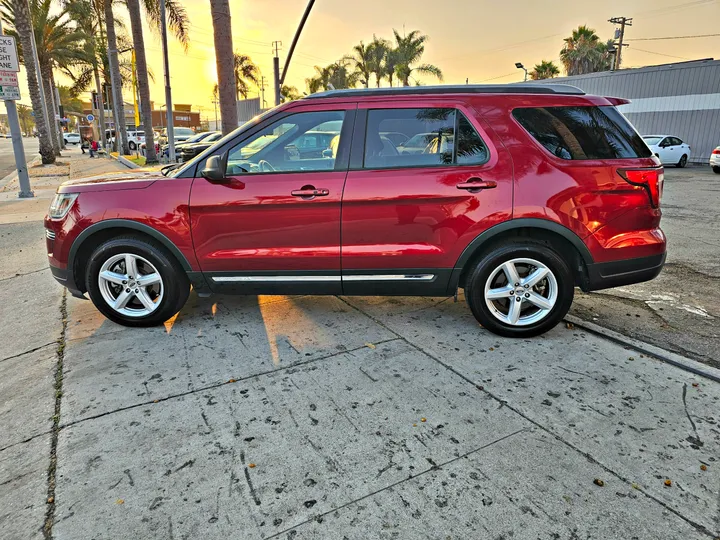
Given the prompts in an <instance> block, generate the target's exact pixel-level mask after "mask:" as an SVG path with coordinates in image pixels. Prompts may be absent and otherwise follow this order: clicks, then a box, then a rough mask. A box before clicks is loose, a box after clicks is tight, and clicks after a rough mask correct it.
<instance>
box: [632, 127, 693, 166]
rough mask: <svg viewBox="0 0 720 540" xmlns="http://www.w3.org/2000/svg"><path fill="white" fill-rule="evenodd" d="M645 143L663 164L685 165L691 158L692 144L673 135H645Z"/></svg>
mask: <svg viewBox="0 0 720 540" xmlns="http://www.w3.org/2000/svg"><path fill="white" fill-rule="evenodd" d="M643 140H644V141H645V144H647V145H648V148H650V151H651V152H652V153H653V154H655V155H656V156H657V157H658V158H659V159H660V162H661V163H662V164H663V165H675V166H676V167H684V166H685V165H687V162H688V159H690V146H689V145H688V144H687V143H684V142H683V141H681V140H680V139H679V138H677V137H673V136H672V135H643Z"/></svg>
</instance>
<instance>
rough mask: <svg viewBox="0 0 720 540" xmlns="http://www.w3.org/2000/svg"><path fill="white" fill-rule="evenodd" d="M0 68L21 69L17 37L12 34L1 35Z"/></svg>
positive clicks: (8, 69)
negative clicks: (16, 42) (16, 43)
mask: <svg viewBox="0 0 720 540" xmlns="http://www.w3.org/2000/svg"><path fill="white" fill-rule="evenodd" d="M0 70H3V71H15V72H18V71H20V64H19V63H18V53H17V47H16V45H15V38H14V37H12V36H0Z"/></svg>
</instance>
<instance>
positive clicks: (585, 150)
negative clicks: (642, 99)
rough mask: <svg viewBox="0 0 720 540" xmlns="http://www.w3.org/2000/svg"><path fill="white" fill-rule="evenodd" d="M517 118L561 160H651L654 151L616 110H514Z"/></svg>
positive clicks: (595, 108) (573, 108) (601, 108)
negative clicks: (645, 158)
mask: <svg viewBox="0 0 720 540" xmlns="http://www.w3.org/2000/svg"><path fill="white" fill-rule="evenodd" d="M512 114H513V116H514V117H515V119H516V120H517V121H518V122H519V123H520V125H521V126H523V127H524V128H525V129H526V130H527V131H528V132H529V133H530V134H531V135H532V136H533V137H534V138H535V140H537V141H538V142H539V143H540V144H542V145H543V146H544V147H545V148H546V149H547V150H548V151H549V152H550V153H552V154H554V155H555V156H557V157H559V158H561V159H569V160H583V159H623V158H639V157H650V155H651V153H650V149H649V148H648V147H647V145H646V144H645V142H644V141H643V140H642V138H641V137H640V135H638V134H637V132H636V131H635V129H633V127H632V125H630V123H629V122H628V121H627V120H626V119H625V117H624V116H623V115H622V114H620V112H618V110H617V109H616V108H615V107H612V106H603V107H539V108H527V109H525V108H523V109H515V110H514V111H513V113H512Z"/></svg>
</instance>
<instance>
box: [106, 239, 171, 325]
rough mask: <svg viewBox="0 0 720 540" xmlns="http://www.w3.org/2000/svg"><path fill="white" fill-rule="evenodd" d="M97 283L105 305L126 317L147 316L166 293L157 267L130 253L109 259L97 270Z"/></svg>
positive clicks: (158, 304)
mask: <svg viewBox="0 0 720 540" xmlns="http://www.w3.org/2000/svg"><path fill="white" fill-rule="evenodd" d="M98 286H99V287H100V294H102V297H103V299H104V300H105V302H107V304H108V306H110V307H111V308H112V309H113V310H114V311H116V312H118V313H120V314H122V315H125V316H126V317H144V316H146V315H149V314H150V313H152V312H153V311H155V310H156V309H157V308H158V306H160V304H161V302H162V299H163V294H164V292H165V287H164V286H163V280H162V277H161V276H160V272H158V270H157V268H155V266H153V264H152V263H151V262H150V261H148V260H147V259H145V258H144V257H140V256H139V255H135V254H133V253H119V254H117V255H113V256H112V257H110V258H108V260H106V261H105V263H103V265H102V267H101V268H100V272H99V273H98Z"/></svg>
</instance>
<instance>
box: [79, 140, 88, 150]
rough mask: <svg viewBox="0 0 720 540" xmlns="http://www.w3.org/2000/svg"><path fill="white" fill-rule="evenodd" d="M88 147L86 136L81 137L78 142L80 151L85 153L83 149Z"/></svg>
mask: <svg viewBox="0 0 720 540" xmlns="http://www.w3.org/2000/svg"><path fill="white" fill-rule="evenodd" d="M87 147H88V140H87V137H83V140H82V142H81V143H80V150H82V153H83V154H84V153H85V149H86V148H87Z"/></svg>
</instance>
